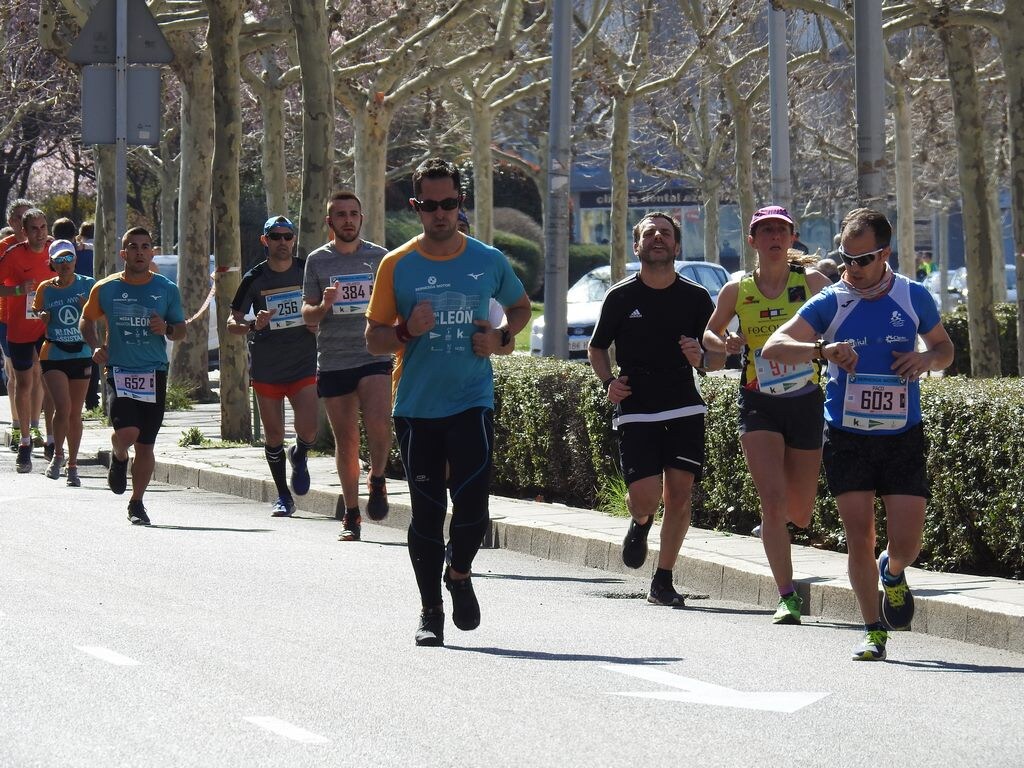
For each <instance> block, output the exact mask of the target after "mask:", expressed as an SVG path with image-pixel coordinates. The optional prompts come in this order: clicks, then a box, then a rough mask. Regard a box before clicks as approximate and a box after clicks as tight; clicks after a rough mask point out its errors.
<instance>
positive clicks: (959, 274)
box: [922, 264, 1017, 310]
mask: <svg viewBox="0 0 1024 768" xmlns="http://www.w3.org/2000/svg"><path fill="white" fill-rule="evenodd" d="M1005 269H1006V298H1005V299H1004V301H1008V302H1010V303H1011V304H1015V303H1016V302H1017V265H1016V264H1007V265H1005ZM948 275H949V276H948V278H947V280H946V293H947V294H948V296H949V299H948V301H947V306H948V308H949V309H953V308H954V307H955V306H956V305H957V304H963V303H965V302H966V301H967V267H960V268H959V269H951V270H949V273H948ZM922 285H924V287H925V288H927V289H928V292H929V293H930V294H931V295H932V299H934V300H935V306H936V307H938V308H939V310H941V309H942V299H941V296H940V295H939V273H938V272H932V273H931V274H930V275H928V277H926V278H925V279H924V280H923V281H922Z"/></svg>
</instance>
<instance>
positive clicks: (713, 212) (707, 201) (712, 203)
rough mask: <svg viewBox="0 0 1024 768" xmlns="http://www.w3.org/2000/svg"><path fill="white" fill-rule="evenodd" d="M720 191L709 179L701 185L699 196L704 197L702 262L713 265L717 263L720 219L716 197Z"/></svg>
mask: <svg viewBox="0 0 1024 768" xmlns="http://www.w3.org/2000/svg"><path fill="white" fill-rule="evenodd" d="M721 189H722V188H721V186H720V185H719V184H718V182H717V181H714V180H711V179H705V183H704V184H702V185H701V194H702V195H703V196H704V261H710V262H713V263H715V264H718V263H719V260H718V227H719V221H720V219H721V217H720V216H719V211H720V208H719V202H718V195H719V194H720V192H721Z"/></svg>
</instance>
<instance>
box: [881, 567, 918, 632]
mask: <svg viewBox="0 0 1024 768" xmlns="http://www.w3.org/2000/svg"><path fill="white" fill-rule="evenodd" d="M888 570H889V552H888V550H884V551H883V552H882V554H880V555H879V556H878V574H879V576H880V577H881V578H882V620H883V621H885V623H886V624H888V625H889V628H890V629H907V628H909V627H910V622H911V621H912V620H913V618H914V595H913V593H912V592H911V591H910V586H909V585H908V584H907V574H906V573H901V574H900V577H899V581H897V582H896V583H895V584H889V583H887V582H886V580H885V576H884V574H885V573H886V572H887V571H888ZM890 578H892V577H891V575H890Z"/></svg>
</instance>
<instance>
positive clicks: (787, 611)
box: [772, 592, 804, 624]
mask: <svg viewBox="0 0 1024 768" xmlns="http://www.w3.org/2000/svg"><path fill="white" fill-rule="evenodd" d="M803 604H804V601H803V600H801V599H800V595H798V594H797V593H796V592H794V593H793V594H791V595H786V596H785V597H780V598H779V607H778V608H776V609H775V615H774V616H772V624H799V623H800V606H802V605H803Z"/></svg>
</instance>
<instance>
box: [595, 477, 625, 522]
mask: <svg viewBox="0 0 1024 768" xmlns="http://www.w3.org/2000/svg"><path fill="white" fill-rule="evenodd" d="M628 491H629V486H628V485H626V480H625V478H623V476H622V475H620V474H619V473H618V472H612V473H609V474H607V475H604V476H602V477H601V480H600V485H599V487H598V489H597V508H598V509H599V510H601V511H602V512H605V513H607V514H609V515H614V516H615V517H629V508H628V507H627V506H626V493H627V492H628Z"/></svg>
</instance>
